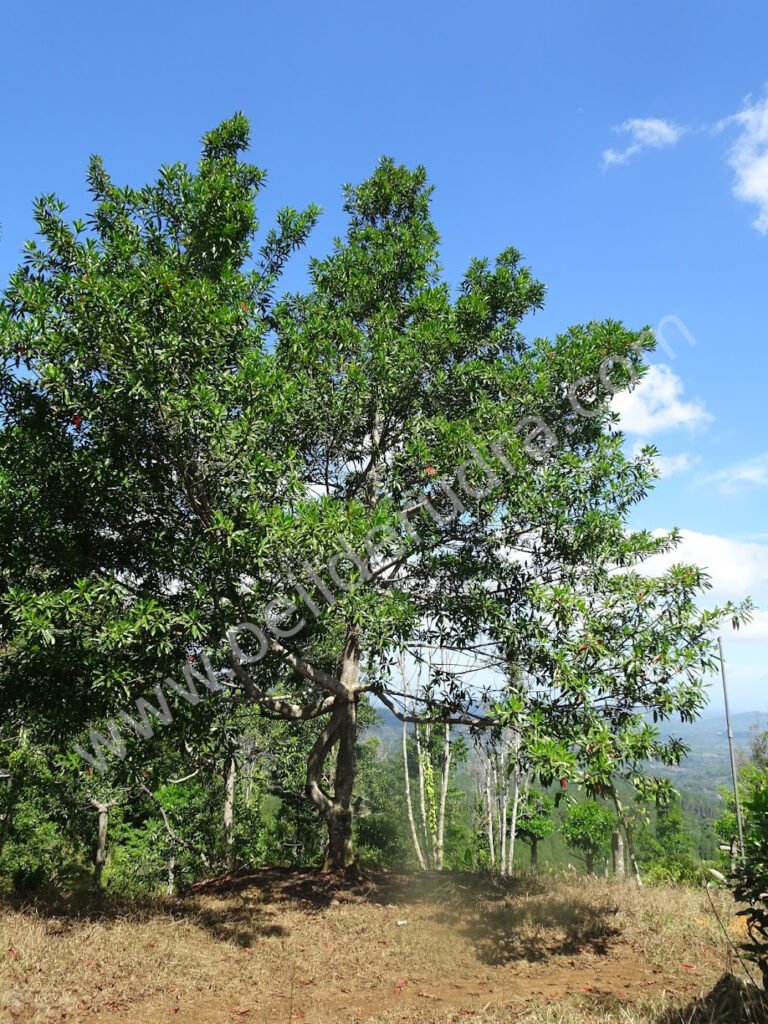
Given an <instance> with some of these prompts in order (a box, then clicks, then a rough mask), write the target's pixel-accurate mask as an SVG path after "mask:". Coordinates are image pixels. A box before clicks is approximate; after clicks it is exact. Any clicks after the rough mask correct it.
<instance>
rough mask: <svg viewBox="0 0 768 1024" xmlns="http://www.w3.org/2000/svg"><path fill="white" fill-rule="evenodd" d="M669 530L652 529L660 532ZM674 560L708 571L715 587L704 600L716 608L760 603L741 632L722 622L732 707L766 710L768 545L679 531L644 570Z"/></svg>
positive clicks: (716, 701)
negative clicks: (666, 550) (669, 548)
mask: <svg viewBox="0 0 768 1024" xmlns="http://www.w3.org/2000/svg"><path fill="white" fill-rule="evenodd" d="M663 532H666V531H663V530H654V533H656V534H660V533H663ZM675 562H688V563H693V564H694V565H700V566H701V567H702V568H703V569H706V571H707V572H708V573H709V576H710V578H711V582H712V590H710V591H708V592H707V593H706V594H705V595H704V599H703V601H702V604H703V605H704V606H705V607H706V606H710V607H711V606H712V605H715V604H723V603H724V602H725V601H729V600H730V601H742V600H743V599H744V598H745V597H751V598H752V599H753V600H754V602H755V604H756V605H757V606H758V609H757V611H755V612H754V613H753V619H752V622H750V623H748V624H747V625H745V626H742V627H741V628H740V629H739V630H738V631H734V630H732V629H731V627H730V624H729V623H725V622H724V623H723V628H722V636H723V640H724V643H725V657H726V663H727V666H728V684H729V688H730V690H731V699H732V706H733V709H734V710H736V711H750V710H755V709H760V710H766V711H768V702H767V701H768V698H767V697H766V694H767V693H768V688H767V687H766V682H768V677H767V676H766V672H765V651H766V641H767V640H768V543H766V544H760V543H754V542H753V541H743V540H733V539H731V538H730V537H720V536H718V535H717V534H707V533H698V532H696V531H695V530H681V541H680V544H678V546H677V547H676V548H674V549H673V550H672V551H671V552H669V553H667V554H665V555H658V556H657V557H655V558H651V559H649V560H648V561H647V562H645V563H643V564H642V565H641V566H640V567H639V569H640V572H647V573H648V574H649V575H651V574H653V575H655V574H657V573H660V572H663V571H664V570H665V569H667V568H668V567H669V566H670V565H672V564H674V563H675ZM712 682H713V683H714V685H715V689H713V694H712V695H713V702H714V705H715V707H717V705H719V703H720V699H721V698H720V695H719V681H716V680H712Z"/></svg>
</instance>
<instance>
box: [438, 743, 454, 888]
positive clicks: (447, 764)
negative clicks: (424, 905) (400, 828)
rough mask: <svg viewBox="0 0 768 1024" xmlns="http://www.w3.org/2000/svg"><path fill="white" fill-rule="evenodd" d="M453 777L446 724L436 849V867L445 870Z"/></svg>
mask: <svg viewBox="0 0 768 1024" xmlns="http://www.w3.org/2000/svg"><path fill="white" fill-rule="evenodd" d="M450 777H451V727H450V725H446V726H445V733H444V734H443V771H442V775H441V778H440V810H439V815H438V819H437V849H436V851H435V854H436V856H435V867H436V868H437V870H438V871H442V870H443V860H444V853H445V805H446V801H447V798H448V783H449V781H450Z"/></svg>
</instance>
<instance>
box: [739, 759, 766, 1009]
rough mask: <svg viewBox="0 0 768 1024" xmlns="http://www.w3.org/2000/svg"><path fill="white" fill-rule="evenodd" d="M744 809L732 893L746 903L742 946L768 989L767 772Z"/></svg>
mask: <svg viewBox="0 0 768 1024" xmlns="http://www.w3.org/2000/svg"><path fill="white" fill-rule="evenodd" d="M763 771H764V772H765V769H763ZM745 809H746V813H747V829H746V834H745V837H744V845H745V849H744V860H743V862H741V863H740V864H738V865H737V868H736V872H735V876H734V888H733V892H734V896H735V897H736V899H737V900H739V901H740V902H743V903H746V904H748V909H747V910H745V911H742V912H741V913H742V914H743V915H744V916H745V917H746V919H747V927H748V929H749V936H750V941H749V943H748V944H747V946H746V947H745V948H746V952H747V955H748V956H749V957H750V959H752V960H754V961H755V963H757V964H758V966H759V968H760V970H761V972H762V975H763V984H764V986H765V988H766V989H767V990H768V773H766V774H764V777H763V780H762V781H761V782H760V783H759V784H758V785H756V786H755V787H754V789H753V790H752V792H751V794H750V796H749V798H748V800H747V802H746V805H745Z"/></svg>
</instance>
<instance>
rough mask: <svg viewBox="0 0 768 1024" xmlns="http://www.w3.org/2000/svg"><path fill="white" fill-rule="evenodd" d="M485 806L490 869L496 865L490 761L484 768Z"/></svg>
mask: <svg viewBox="0 0 768 1024" xmlns="http://www.w3.org/2000/svg"><path fill="white" fill-rule="evenodd" d="M485 808H486V813H487V814H488V850H489V853H490V857H491V870H493V869H494V868H495V867H496V846H495V844H494V841H493V801H492V798H491V761H490V758H489V759H488V765H487V767H486V769H485Z"/></svg>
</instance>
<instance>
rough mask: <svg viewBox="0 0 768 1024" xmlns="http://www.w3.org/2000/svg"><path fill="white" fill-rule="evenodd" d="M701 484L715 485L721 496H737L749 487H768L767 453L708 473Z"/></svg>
mask: <svg viewBox="0 0 768 1024" xmlns="http://www.w3.org/2000/svg"><path fill="white" fill-rule="evenodd" d="M701 482H702V483H705V484H716V485H717V489H718V491H720V493H721V494H738V493H740V492H741V491H745V490H748V489H749V488H751V487H768V452H763V454H762V455H756V456H755V457H754V458H752V459H744V460H743V461H742V462H735V463H733V465H731V466H726V467H725V468H724V469H719V470H717V472H716V473H710V474H709V475H708V476H705V477H703V478H702V481H701Z"/></svg>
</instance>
